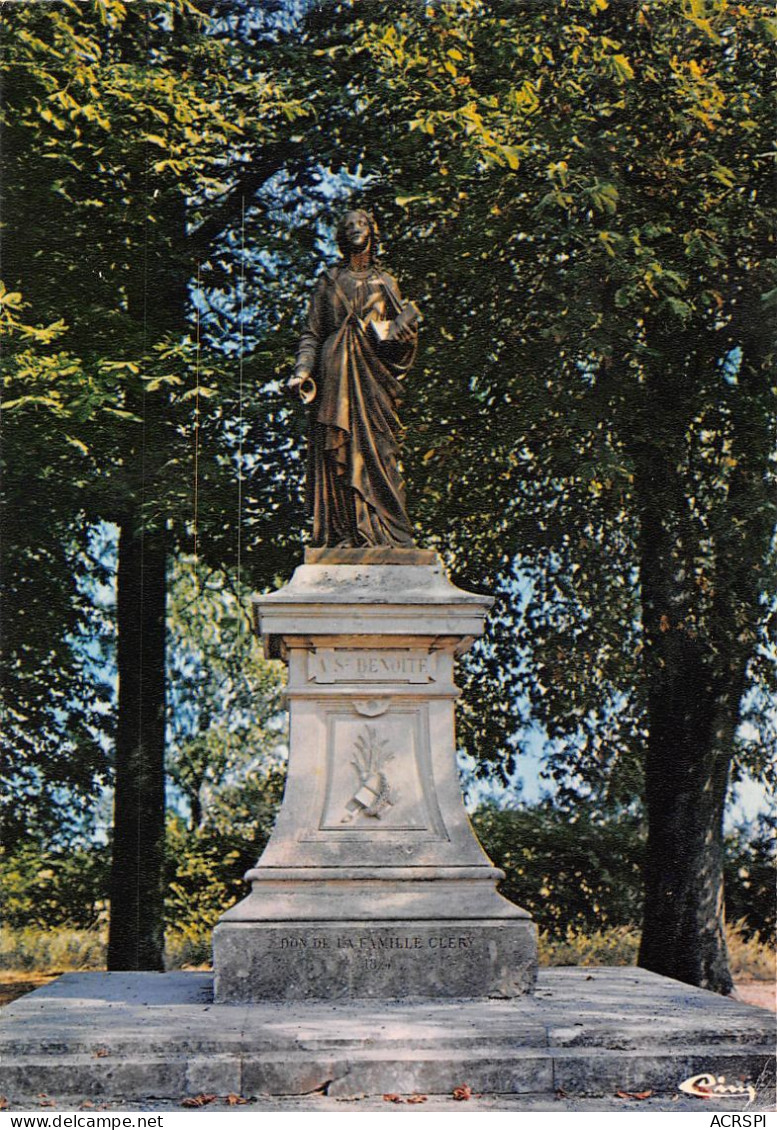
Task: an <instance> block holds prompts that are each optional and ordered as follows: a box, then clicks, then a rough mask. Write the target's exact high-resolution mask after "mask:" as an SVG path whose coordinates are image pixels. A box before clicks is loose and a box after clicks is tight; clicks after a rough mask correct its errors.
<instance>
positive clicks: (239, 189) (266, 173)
mask: <svg viewBox="0 0 777 1130" xmlns="http://www.w3.org/2000/svg"><path fill="white" fill-rule="evenodd" d="M304 150H305V147H304V145H303V144H302V142H286V141H284V142H276V143H275V144H273V145H267V146H265V148H264V149H263V150H262V152H261V153H260V154H259V155H258V157H257V159H256V160H255V161H254V162H253V163H252V164H251V165H250V166H248V167H247V168H246V169H244V170H243V171H242V172H241V173H240V175H239V176H238V178H237V180H236V182H235V184H234V186H233V187H232V188H231V189H230V191H229V192H228V193H227V194H226V195H225V196H224V198H223V199H222V201H221V203H220V204H219V205H217V207H216V208H215V210H214V211H213V212H212V213H211V215H210V216H209V217H208V219H207V220H203V222H202V223H201V224H200V225H199V227H197V228H194V230H193V231H191V232H190V233H189V235H188V237H187V244H188V246H189V248H190V249H191V250H192V251H193V252H194V253H195V254H199V255H203V256H204V255H207V254H208V252H209V251H210V250H211V249H212V247H213V244H214V243H215V242H216V240H217V239H218V238H219V237H220V236H221V235H223V234H224V232H225V231H226V230H227V228H228V227H229V225H230V224H231V223H232V222H234V221H235V220H237V219H238V218H239V216H240V215H241V212H242V209H243V202H244V201H246V202H249V201H251V200H253V198H254V197H255V196H256V194H257V192H258V191H259V189H260V188H262V186H263V185H264V184H266V182H267V181H268V180H269V179H270V177H272V176H274V175H275V173H277V172H278V171H279V170H280V169H282V168H283V166H284V165H285V164H286V163H287V162H288V161H289V160H290V159H297V158H299V156H300V155H301V154H302V153H303V152H304Z"/></svg>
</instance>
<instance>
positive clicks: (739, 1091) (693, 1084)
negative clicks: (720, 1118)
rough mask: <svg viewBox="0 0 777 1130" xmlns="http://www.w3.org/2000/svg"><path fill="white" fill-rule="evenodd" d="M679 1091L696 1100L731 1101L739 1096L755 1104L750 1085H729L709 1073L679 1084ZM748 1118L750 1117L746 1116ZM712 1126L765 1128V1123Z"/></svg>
mask: <svg viewBox="0 0 777 1130" xmlns="http://www.w3.org/2000/svg"><path fill="white" fill-rule="evenodd" d="M679 1089H680V1090H681V1091H683V1092H684V1093H685V1094H686V1095H694V1096H695V1097H696V1098H697V1099H733V1098H736V1097H737V1096H739V1095H741V1096H742V1097H743V1098H745V1097H746V1098H747V1099H748V1101H749V1102H751V1103H752V1102H755V1087H754V1086H753V1084H752V1083H745V1082H741V1081H739V1080H738V1081H737V1082H735V1083H729V1082H727V1081H726V1076H725V1075H712V1074H711V1073H709V1072H705V1073H703V1074H702V1075H693V1076H692V1077H691V1078H690V1079H685V1080H684V1081H683V1082H682V1083H680V1084H679ZM748 1117H750V1116H749V1115H748ZM756 1117H759V1116H756ZM714 1125H720V1126H744V1125H747V1126H760V1125H763V1126H765V1125H766V1122H765V1121H764V1122H763V1123H759V1122H747V1123H740V1122H736V1123H731V1122H726V1123H723V1122H720V1123H715V1124H714Z"/></svg>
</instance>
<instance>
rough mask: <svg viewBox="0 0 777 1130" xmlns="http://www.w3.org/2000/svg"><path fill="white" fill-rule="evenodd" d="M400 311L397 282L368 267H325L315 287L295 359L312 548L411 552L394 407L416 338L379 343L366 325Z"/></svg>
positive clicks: (411, 537)
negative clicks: (301, 374) (304, 374)
mask: <svg viewBox="0 0 777 1130" xmlns="http://www.w3.org/2000/svg"><path fill="white" fill-rule="evenodd" d="M400 308H401V299H400V294H399V288H398V287H397V284H396V281H395V280H394V279H393V278H392V277H391V275H388V274H386V272H385V271H383V270H381V269H379V268H378V267H377V266H375V267H370V268H369V269H367V270H365V271H358V272H357V271H352V270H351V269H350V268H348V267H345V266H340V267H334V268H332V269H331V270H328V271H325V272H324V274H322V275H321V276H320V277H319V279H318V282H317V283H316V287H315V290H314V293H313V298H312V301H311V304H310V310H309V312H308V319H307V323H306V326H305V330H304V332H303V334H302V336H301V338H300V345H299V351H298V354H297V368H298V369H299V368H304V369H307V370H308V371H309V372H311V373H312V376H313V379H314V380H315V382H316V386H317V395H316V398H315V400H314V401H313V404H312V407H311V419H310V439H309V449H308V474H307V500H308V509H309V511H310V512H311V513H312V516H313V539H312V544H313V545H314V546H337V545H353V546H359V545H400V546H402V545H404V546H412V545H413V534H412V530H411V527H410V522H409V520H408V517H407V514H406V513H405V486H404V482H403V480H402V476H401V473H400V469H399V445H400V439H401V434H402V428H401V425H400V422H399V417H398V415H397V407H398V404H399V402H400V393H401V385H400V383H399V382H400V380H401V378H402V377H403V376H404V375H405V373H406V372H407V370H408V369H409V368H410V365H411V364H412V361H413V357H414V356H415V348H416V337H415V332H414V333H413V339H412V341H409V342H378V340H377V338H376V337H375V335H374V333H373V331H372V330H371V329H370V328H369V326H368V324H367V323H366V321H365V319H366V318H376V319H381V320H384V319H385V320H389V321H391V320H393V319H394V318H395V317H396V315H397V313H398V311H399V310H400Z"/></svg>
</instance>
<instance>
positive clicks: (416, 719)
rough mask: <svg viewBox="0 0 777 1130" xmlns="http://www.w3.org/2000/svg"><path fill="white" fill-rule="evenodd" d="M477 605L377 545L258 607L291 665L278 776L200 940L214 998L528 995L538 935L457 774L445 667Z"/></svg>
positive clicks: (271, 643) (319, 566)
mask: <svg viewBox="0 0 777 1130" xmlns="http://www.w3.org/2000/svg"><path fill="white" fill-rule="evenodd" d="M491 603H492V601H491V598H490V597H486V596H481V595H479V594H477V593H467V592H463V591H462V590H461V589H457V588H455V587H454V586H453V585H452V584H451V583H450V581H449V580H448V578H447V577H446V576H445V574H444V571H443V569H442V566H441V563H440V562H439V561H436V559H435V557H434V555H433V554H431V553H429V552H428V551H423V550H415V549H413V550H407V549H392V548H390V547H389V548H388V549H385V548H378V549H374V550H368V551H364V550H336V549H332V550H314V551H310V552H309V553H308V554H307V555H306V564H305V565H302V566H300V567H299V568H298V569H297V570H296V571H295V573H294V577H293V578H292V580H291V582H290V583H289V584H288V585H286V586H285V587H284V588H283V589H280V590H279V591H278V592H275V593H269V594H268V595H266V596H263V597H260V598H258V599H257V600H256V610H257V626H258V629H259V632H260V634H261V635H262V636H263V637H264V640H265V646H266V648H267V652H268V654H269V655H271V656H279V657H281V658H283V659H285V660H286V662H287V663H288V665H289V683H288V692H287V696H288V702H289V710H290V742H289V774H288V778H287V783H286V792H285V795H284V800H283V805H282V807H281V810H280V812H279V814H278V819H277V821H276V825H275V828H274V830H273V834H272V836H271V838H270V841H269V842H268V844H267V846H266V848H265V850H264V852H263V854H262V857H261V859H260V860H259V862H258V863H257V865H256V867H255V868H252V870H251V871H249V872H248V874H247V875H246V879H247V880H248V881H249V882H250V883H251V885H252V891H251V894H250V895H248V897H247V898H245V899H243V900H242V902H240V903H238V905H237V906H234V907H231V908H230V909H229V910H227V911H226V913H225V914H224V915H223V916H222V918H221V921H220V922H219V925H218V926H217V927H216V930H215V933H214V938H213V954H214V969H215V974H216V988H215V992H216V1002H217V1003H218V1004H227V1003H238V1002H248V1001H267V1000H286V1001H312V1000H327V1001H333V1000H340V1001H342V1000H349V999H352V1000H358V999H372V1000H376V999H384V1000H397V999H399V1000H406V999H411V998H413V999H427V1000H428V999H434V998H438V999H439V998H444V999H448V1000H452V999H457V998H487V997H503V998H505V997H507V998H512V997H518V996H521V995H523V994H529V993H531V992H532V990H533V986H534V977H535V970H536V953H537V945H536V929H535V927H534V925H533V923H532V922H531V919H530V916H529V915H528V914H527V912H526V911H525V910H522V909H521V908H520V907H517V906H515V905H513V904H512V903H510V902H508V901H507V900H506V899H504V898H502V897H501V896H500V895H499V894H498V893H497V890H496V885H497V883H498V882H499V880H500V879H502V878H503V874H502V872H501V871H499V870H497V869H496V868H495V867H493V866H492V864H491V862H490V860H489V859H488V858H487V856H486V855H485V853H484V852H483V849H482V848H481V846H480V844H479V843H478V842H477V839H476V838H475V836H474V834H473V831H472V828H471V827H470V824H469V821H468V819H467V814H466V812H465V810H464V805H463V803H462V797H461V790H460V788H459V782H458V775H457V772H456V738H455V730H454V702H455V700H456V698H457V696H458V689H457V687H456V685H455V683H454V660H455V658H456V656H458V655H461V654H463V653H464V652H465V651H466V650H467V648H468V647H469V646H470V645H471V644H472V642H473V640H474V639H475V638H476V637H477V636H478V635H480V634H481V633H482V631H483V619H484V616H485V613H486V611H487V609H488V608H489V607H490V605H491Z"/></svg>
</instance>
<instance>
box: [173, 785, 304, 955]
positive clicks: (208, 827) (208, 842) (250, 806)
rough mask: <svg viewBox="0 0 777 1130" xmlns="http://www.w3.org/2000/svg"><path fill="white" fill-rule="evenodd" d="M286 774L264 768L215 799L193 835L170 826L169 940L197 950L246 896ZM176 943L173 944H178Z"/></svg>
mask: <svg viewBox="0 0 777 1130" xmlns="http://www.w3.org/2000/svg"><path fill="white" fill-rule="evenodd" d="M284 779H285V778H284V774H283V772H281V771H280V770H279V769H278V768H277V767H271V766H265V767H263V768H261V769H257V770H255V771H252V772H249V773H248V775H247V777H246V779H244V780H241V781H240V783H239V784H232V785H225V786H222V787H221V788H220V789H219V790H218V792H216V793H214V795H213V797H212V799H211V802H210V803H209V805H208V807H207V809H206V811H205V814H204V819H203V823H202V824H200V825H199V827H197V828H195V829H191V828H187V827H186V825H185V824H184V822H183V821H182V820H181V819H180V818H177V817H173V818H172V819H171V820H170V821H169V822H168V832H167V851H168V862H167V871H168V880H167V899H166V914H167V923H168V937H170V938H172V939H173V944H174V946H178V945H179V944H183V943H192V945H193V946H194V947H195V952H198V951H197V950H196V947H197V946H198V945H199V944H200V943H201V940H202V939H203V938H208V937H209V932H210V931H211V930H212V929H213V927H214V926H215V924H216V922H217V920H218V918H219V916H220V915H221V914H223V913H224V911H225V910H226V909H227V907H229V906H231V905H233V904H234V903H235V902H237V901H238V900H239V899H241V898H243V897H244V895H245V894H246V885H245V882H244V879H243V876H244V875H245V872H246V871H247V870H248V869H249V868H250V867H252V866H253V865H254V864H255V863H256V860H257V859H258V857H259V856H260V855H261V853H262V851H263V850H264V845H265V844H266V843H267V840H268V839H269V837H270V833H271V831H272V828H273V824H274V822H275V814H276V812H277V809H278V806H279V805H280V801H281V796H282V794H283V783H284ZM176 939H177V940H176Z"/></svg>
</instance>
